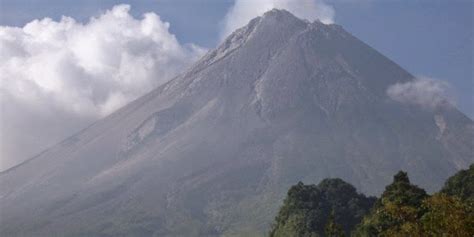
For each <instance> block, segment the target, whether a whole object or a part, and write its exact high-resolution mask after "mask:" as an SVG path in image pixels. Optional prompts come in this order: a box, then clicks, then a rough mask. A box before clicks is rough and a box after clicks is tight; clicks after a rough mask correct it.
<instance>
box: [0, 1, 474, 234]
mask: <svg viewBox="0 0 474 237" xmlns="http://www.w3.org/2000/svg"><path fill="white" fill-rule="evenodd" d="M412 80H414V78H413V76H412V75H411V74H410V73H408V72H406V71H405V70H403V69H402V68H400V67H399V66H398V65H397V64H395V63H394V62H392V61H390V60H389V59H387V58H386V57H384V56H383V55H381V54H380V53H378V52H377V51H375V50H374V49H372V48H371V47H369V46H368V45H366V44H364V43H363V42H361V41H360V40H358V39H357V38H355V37H354V36H352V35H351V34H349V33H348V32H346V31H345V30H344V29H343V28H342V27H340V26H338V25H325V24H323V23H321V22H318V21H316V22H313V23H310V22H307V21H303V20H300V19H298V18H296V17H294V16H293V15H292V14H290V13H289V12H287V11H282V10H272V11H270V12H267V13H265V14H264V16H262V17H258V18H255V19H253V20H252V21H250V23H249V24H248V25H247V26H245V27H243V28H241V29H239V30H237V31H235V32H234V33H233V34H232V35H230V36H229V37H228V38H227V39H226V40H225V42H223V43H222V45H220V46H219V47H218V48H217V49H215V50H212V51H210V52H209V53H208V54H207V55H205V56H204V57H203V58H202V59H201V60H199V61H198V62H197V63H196V64H195V65H193V66H192V67H191V68H189V70H187V71H185V72H184V73H182V74H181V75H180V76H178V77H176V78H175V79H173V80H171V81H170V82H168V83H167V84H165V85H163V86H160V87H159V88H157V89H155V90H153V91H152V92H150V93H149V94H147V95H145V96H143V97H141V98H139V99H138V100H136V101H134V102H132V103H130V104H129V105H127V106H125V107H123V108H122V109H120V110H118V111H117V112H115V113H113V114H111V115H110V116H108V117H106V118H104V119H102V120H100V121H98V122H96V123H95V124H93V125H92V126H90V127H88V128H87V129H85V130H83V131H81V132H79V133H78V134H76V135H74V136H71V137H69V138H68V139H66V140H64V141H63V142H61V143H60V144H58V145H56V146H54V147H52V148H51V149H49V150H47V151H45V152H43V153H41V154H39V155H38V156H36V157H34V158H32V159H30V160H29V161H27V162H25V163H23V164H21V165H19V166H17V167H14V168H12V169H10V170H7V171H5V172H2V173H1V174H0V185H1V189H0V203H1V225H0V235H2V236H153V235H155V236H193V235H203V236H214V235H244V236H248V235H251V234H259V233H260V234H261V233H264V232H265V231H267V230H269V227H270V225H269V223H270V222H271V221H272V218H273V216H274V215H275V214H276V211H277V209H278V206H279V205H280V202H281V200H282V199H283V197H284V196H285V194H286V190H287V189H288V187H290V186H291V185H293V184H295V183H297V182H298V181H303V182H305V183H318V182H319V181H321V180H322V179H324V178H327V177H338V178H342V179H344V180H348V181H350V182H351V183H352V184H353V185H354V186H356V187H357V188H358V189H359V190H362V191H364V192H365V193H367V194H378V193H380V192H381V191H382V190H383V188H384V186H385V185H387V184H388V183H390V181H391V174H393V173H395V172H396V171H398V170H400V169H403V170H406V171H408V172H409V173H410V174H411V175H412V176H411V179H412V181H414V183H416V184H418V185H422V186H423V187H427V188H428V190H435V189H438V188H439V187H440V186H441V185H442V182H443V180H445V179H446V178H447V177H448V176H449V175H451V174H453V173H455V172H456V171H457V170H459V169H461V168H466V167H468V165H469V164H470V163H472V162H474V156H473V147H474V146H473V141H474V123H473V121H471V120H470V119H469V118H467V117H466V116H465V115H463V114H462V113H460V112H459V111H458V110H457V109H456V108H454V107H453V106H451V105H449V104H446V105H443V106H439V107H436V108H429V109H428V108H421V107H419V106H417V105H413V104H403V103H400V102H397V101H394V100H392V99H390V97H389V96H387V93H386V92H387V88H388V87H389V86H391V85H394V84H396V83H404V82H409V81H412Z"/></svg>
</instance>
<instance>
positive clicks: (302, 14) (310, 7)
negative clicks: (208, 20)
mask: <svg viewBox="0 0 474 237" xmlns="http://www.w3.org/2000/svg"><path fill="white" fill-rule="evenodd" d="M273 8H277V9H286V10H288V11H289V12H291V13H293V14H294V15H295V16H297V17H299V18H302V19H307V20H310V21H314V20H316V19H319V20H320V21H321V22H323V23H325V24H331V23H334V15H335V12H334V8H333V7H332V6H330V5H328V4H326V3H325V2H324V0H235V2H234V5H233V6H232V8H231V9H230V10H229V12H228V13H227V15H226V17H225V19H224V28H223V31H222V37H226V36H228V35H229V34H230V33H232V32H233V31H234V30H235V29H237V28H240V27H242V26H245V25H246V24H247V23H248V22H249V21H250V20H251V19H253V18H255V17H257V16H260V15H262V14H263V13H265V12H267V11H269V10H271V9H273Z"/></svg>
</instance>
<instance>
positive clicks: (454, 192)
mask: <svg viewBox="0 0 474 237" xmlns="http://www.w3.org/2000/svg"><path fill="white" fill-rule="evenodd" d="M269 235H270V236H271V237H280V236H281V237H283V236H285V237H286V236H304V237H319V236H326V237H333V236H337V237H342V236H356V237H365V236H370V237H371V236H374V237H375V236H403V237H405V236H455V237H464V236H466V237H472V236H474V164H473V165H471V166H470V167H469V169H468V170H462V171H460V172H458V173H457V174H455V175H454V176H452V177H451V178H449V179H448V180H447V181H446V183H445V185H444V187H443V188H442V189H441V190H440V191H439V192H437V193H435V194H433V195H428V194H427V193H426V191H425V190H423V189H422V188H419V187H417V186H416V185H413V184H411V183H410V180H409V178H408V175H407V173H405V172H402V171H400V172H398V173H397V174H396V175H395V176H394V179H393V182H392V183H391V184H390V185H388V186H387V187H386V188H385V191H384V192H383V193H382V195H381V196H380V198H378V199H377V198H374V197H366V196H365V195H363V194H360V193H358V192H357V190H356V189H355V188H354V187H353V186H352V185H350V184H348V183H346V182H344V181H343V180H341V179H325V180H323V181H322V182H321V183H319V184H318V185H304V184H303V183H301V182H300V183H298V184H297V185H295V186H293V187H291V188H290V189H289V191H288V196H287V197H286V199H285V200H284V203H283V206H282V207H281V208H280V211H279V213H278V215H277V216H276V218H275V221H274V224H273V225H272V229H271V231H270V234H269Z"/></svg>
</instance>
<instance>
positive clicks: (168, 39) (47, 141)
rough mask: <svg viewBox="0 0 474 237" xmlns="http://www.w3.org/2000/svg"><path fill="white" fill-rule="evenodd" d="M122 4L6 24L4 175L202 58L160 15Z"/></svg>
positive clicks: (1, 71)
mask: <svg viewBox="0 0 474 237" xmlns="http://www.w3.org/2000/svg"><path fill="white" fill-rule="evenodd" d="M129 10H130V6H128V5H117V6H115V7H113V8H112V9H111V10H108V11H106V12H104V13H103V14H102V15H100V16H98V17H96V18H91V19H90V21H89V22H87V23H85V24H83V23H79V22H76V21H75V20H74V19H73V18H70V17H63V18H62V19H61V20H60V21H54V20H51V19H49V18H45V19H42V20H34V21H31V22H30V23H28V24H26V25H25V26H24V27H22V28H18V27H7V26H0V82H1V84H0V106H1V107H0V109H1V123H0V129H1V130H0V132H1V137H2V138H1V140H0V144H1V147H0V149H1V150H0V151H1V153H0V155H1V160H0V161H1V163H0V170H2V169H5V168H7V167H9V166H11V165H13V164H16V163H18V162H20V161H21V160H22V159H25V158H27V157H28V156H32V155H34V154H35V153H37V152H39V151H40V150H41V149H44V148H45V147H47V146H50V145H53V144H54V143H56V142H58V141H59V140H60V139H62V138H64V137H66V136H67V135H70V134H71V133H73V132H74V131H77V130H78V129H80V128H81V127H82V126H85V125H86V124H88V123H90V122H91V121H94V120H96V119H98V118H100V117H103V116H105V115H107V114H109V113H111V112H113V111H114V110H116V109H117V108H119V107H121V106H123V105H124V104H125V103H127V102H129V101H131V100H133V99H135V98H137V97H139V96H140V95H143V94H144V93H146V92H147V91H149V90H150V89H151V88H154V87H156V86H158V85H160V84H162V83H164V82H166V81H167V80H169V79H170V78H172V77H173V76H175V75H176V74H177V73H179V72H180V71H181V70H182V69H183V68H184V67H186V66H188V65H189V64H190V63H192V62H194V61H195V60H197V59H198V58H199V57H200V56H201V55H202V54H203V53H204V50H203V49H201V48H199V47H198V46H195V45H181V44H180V43H179V42H178V41H177V39H176V38H175V36H174V35H172V34H171V33H170V32H169V23H167V22H163V21H162V20H161V19H160V17H159V16H158V15H156V14H154V13H146V14H144V15H143V18H142V19H136V18H134V17H133V16H131V15H130V14H129Z"/></svg>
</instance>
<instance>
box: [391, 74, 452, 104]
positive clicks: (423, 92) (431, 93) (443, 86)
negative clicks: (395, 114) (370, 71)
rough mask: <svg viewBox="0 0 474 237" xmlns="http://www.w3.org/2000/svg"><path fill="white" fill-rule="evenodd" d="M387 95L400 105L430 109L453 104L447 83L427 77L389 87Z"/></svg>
mask: <svg viewBox="0 0 474 237" xmlns="http://www.w3.org/2000/svg"><path fill="white" fill-rule="evenodd" d="M387 95H388V96H389V97H390V98H392V99H393V100H395V101H398V102H400V103H406V104H415V105H419V106H422V107H425V108H431V109H434V108H437V107H439V106H443V105H446V104H454V103H455V100H454V97H453V96H452V95H453V94H452V90H451V87H450V86H449V84H448V83H447V82H443V81H439V80H435V79H432V78H428V77H419V78H416V79H415V80H413V81H410V82H405V83H397V84H394V85H391V86H390V87H388V89H387Z"/></svg>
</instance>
